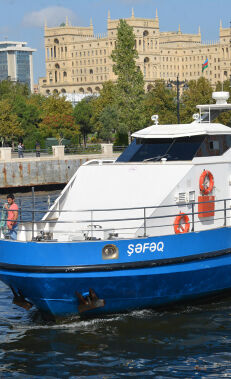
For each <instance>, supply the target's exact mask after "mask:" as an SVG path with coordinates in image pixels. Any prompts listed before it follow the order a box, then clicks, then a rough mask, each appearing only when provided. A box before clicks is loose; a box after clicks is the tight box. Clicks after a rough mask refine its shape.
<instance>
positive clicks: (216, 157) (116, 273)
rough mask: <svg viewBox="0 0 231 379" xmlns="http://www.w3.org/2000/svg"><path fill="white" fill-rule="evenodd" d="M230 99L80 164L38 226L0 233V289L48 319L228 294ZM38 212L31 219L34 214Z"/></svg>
mask: <svg viewBox="0 0 231 379" xmlns="http://www.w3.org/2000/svg"><path fill="white" fill-rule="evenodd" d="M228 97H229V93H227V92H214V93H213V99H214V101H216V103H213V104H206V105H198V106H197V108H198V113H197V114H195V115H194V116H193V121H192V123H189V124H176V125H159V124H158V116H157V115H154V116H153V117H152V120H153V125H151V126H149V127H147V128H144V129H142V130H139V131H137V132H135V133H133V135H132V142H131V144H130V145H129V146H128V147H127V148H126V149H125V150H124V151H123V152H122V154H121V155H120V156H119V157H118V158H117V159H115V160H110V159H105V160H104V159H102V160H91V161H88V162H86V163H84V164H83V165H82V166H81V167H80V168H79V169H78V170H77V171H76V173H75V174H74V176H73V177H72V179H71V180H70V181H69V183H68V184H67V185H66V187H65V188H64V189H63V191H62V192H61V193H60V195H59V197H58V198H57V199H56V201H55V202H54V204H53V205H52V206H51V207H50V208H49V210H48V211H47V212H46V213H45V214H44V215H43V217H42V218H41V219H40V220H39V221H36V217H35V216H36V215H38V212H41V211H40V210H36V209H34V208H33V209H32V218H31V221H25V220H22V219H20V220H19V229H18V234H17V240H16V241H12V240H9V239H7V238H6V237H5V235H4V233H3V232H2V231H1V239H0V280H1V281H2V282H4V283H5V284H6V285H7V286H8V287H9V288H11V290H12V293H13V302H14V303H15V304H17V305H20V306H22V307H24V308H25V309H30V308H31V307H32V306H35V307H36V308H37V309H38V310H39V311H40V312H41V313H42V314H43V315H44V316H45V317H53V318H58V317H66V316H72V315H80V316H93V315H94V316H95V315H97V316H98V315H105V314H110V313H117V312H127V311H130V310H134V309H144V308H157V307H162V306H171V305H172V304H174V303H178V302H182V301H183V302H184V301H187V302H188V301H192V300H194V299H200V298H207V297H209V296H211V295H215V294H222V293H224V292H225V291H226V290H230V289H231V208H230V205H231V194H230V191H231V129H230V128H229V127H227V126H225V125H222V124H220V123H218V122H215V121H216V118H217V116H218V115H219V114H220V113H221V112H224V111H229V110H231V104H228V103H227V100H228ZM36 212H37V213H36Z"/></svg>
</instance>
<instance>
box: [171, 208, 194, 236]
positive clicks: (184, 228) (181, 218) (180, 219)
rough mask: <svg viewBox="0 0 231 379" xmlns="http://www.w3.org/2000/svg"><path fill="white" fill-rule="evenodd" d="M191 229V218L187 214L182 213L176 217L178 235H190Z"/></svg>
mask: <svg viewBox="0 0 231 379" xmlns="http://www.w3.org/2000/svg"><path fill="white" fill-rule="evenodd" d="M183 224H184V225H183ZM189 228H190V222H189V217H188V216H187V215H186V214H185V213H182V212H180V214H179V215H178V216H176V218H175V221H174V231H175V233H176V234H180V233H188V231H189Z"/></svg>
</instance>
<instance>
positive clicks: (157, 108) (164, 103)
mask: <svg viewBox="0 0 231 379" xmlns="http://www.w3.org/2000/svg"><path fill="white" fill-rule="evenodd" d="M175 97H176V94H175V91H173V90H171V89H168V88H166V85H165V82H164V80H156V81H155V83H154V86H153V88H152V90H151V91H150V92H148V93H147V94H146V95H145V111H146V117H147V119H146V123H147V125H150V123H151V116H152V115H154V114H157V115H158V116H159V123H160V124H175V123H176V122H177V115H176V101H175Z"/></svg>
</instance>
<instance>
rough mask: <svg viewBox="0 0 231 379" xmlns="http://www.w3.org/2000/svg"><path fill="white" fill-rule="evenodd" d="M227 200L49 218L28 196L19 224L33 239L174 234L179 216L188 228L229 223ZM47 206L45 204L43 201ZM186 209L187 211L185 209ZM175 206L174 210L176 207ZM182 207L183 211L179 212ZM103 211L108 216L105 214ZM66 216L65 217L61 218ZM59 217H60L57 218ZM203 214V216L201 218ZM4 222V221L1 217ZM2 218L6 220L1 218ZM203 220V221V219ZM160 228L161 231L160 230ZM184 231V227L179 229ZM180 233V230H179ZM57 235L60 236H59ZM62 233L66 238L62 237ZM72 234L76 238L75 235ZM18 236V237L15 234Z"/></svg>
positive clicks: (57, 213) (74, 212) (53, 214)
mask: <svg viewBox="0 0 231 379" xmlns="http://www.w3.org/2000/svg"><path fill="white" fill-rule="evenodd" d="M230 202H231V199H230V198H228V199H221V200H220V199H219V200H212V201H203V205H204V204H210V205H211V204H214V210H212V211H211V210H205V211H199V210H198V206H199V204H202V203H201V202H191V203H185V204H180V206H179V204H173V205H163V206H152V207H135V208H120V209H94V210H91V209H85V210H59V209H54V210H49V218H48V217H47V219H41V218H42V217H43V216H44V214H45V213H46V210H47V209H45V207H43V209H40V210H38V209H36V200H35V199H34V200H33V199H32V207H31V208H29V207H28V208H26V207H24V206H23V205H22V204H21V203H20V201H18V205H19V217H18V223H19V226H20V225H23V228H24V229H23V230H24V233H26V232H29V234H28V236H30V237H29V239H26V240H37V241H41V242H42V241H48V240H49V241H50V240H53V241H59V242H61V241H62V238H64V239H63V240H64V241H70V239H68V238H67V239H65V238H66V237H67V236H68V235H71V236H72V239H71V240H72V241H78V240H100V239H102V240H111V239H114V240H116V239H122V238H128V237H129V235H130V238H139V237H148V236H158V235H163V234H175V232H176V231H175V227H176V228H178V226H179V228H180V227H181V226H182V223H181V222H180V221H179V222H178V223H177V222H176V218H177V217H178V218H179V216H180V215H186V216H187V218H188V221H187V223H188V226H189V228H188V231H189V232H194V231H201V230H210V229H215V228H218V227H225V226H227V225H229V220H230V218H231V213H230V211H231V208H230ZM46 205H47V203H46ZM186 207H187V208H188V209H187V211H186V210H185V208H186ZM176 208H177V209H176ZM179 209H181V210H183V213H181V212H180V211H179ZM105 213H106V214H107V215H108V216H106V217H105ZM66 215H68V217H65V216H66ZM60 216H64V217H63V219H62V218H61V219H60ZM204 216H207V217H206V218H203V219H202V217H204ZM2 221H4V220H2ZM5 221H6V220H5ZM182 221H184V220H182ZM203 221H205V222H203ZM161 228H163V229H164V233H163V232H162V231H161ZM183 230H184V228H183ZM179 233H181V231H179ZM60 235H62V237H61V239H60ZM64 235H65V236H66V237H64ZM75 236H76V237H75ZM19 239H20V236H19Z"/></svg>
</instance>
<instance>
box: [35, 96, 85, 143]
mask: <svg viewBox="0 0 231 379" xmlns="http://www.w3.org/2000/svg"><path fill="white" fill-rule="evenodd" d="M41 117H42V121H41V122H40V124H39V130H40V131H41V133H42V135H43V136H44V137H55V138H57V139H58V141H59V144H61V143H62V140H63V138H74V136H76V135H78V133H79V131H78V127H77V125H76V123H75V118H74V116H73V108H72V105H71V103H70V102H68V101H66V99H65V98H63V97H59V96H58V95H53V96H49V97H48V98H47V99H46V101H44V102H42V112H41Z"/></svg>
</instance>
